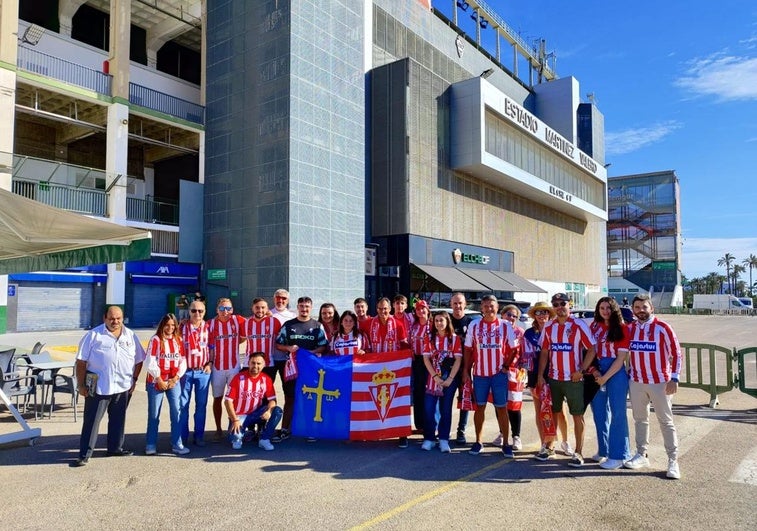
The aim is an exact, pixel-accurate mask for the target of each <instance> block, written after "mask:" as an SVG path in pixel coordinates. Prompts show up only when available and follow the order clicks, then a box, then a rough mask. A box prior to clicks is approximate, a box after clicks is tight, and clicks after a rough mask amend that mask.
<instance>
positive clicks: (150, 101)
mask: <svg viewBox="0 0 757 531" xmlns="http://www.w3.org/2000/svg"><path fill="white" fill-rule="evenodd" d="M129 101H130V102H131V103H133V104H135V105H141V106H142V107H147V108H148V109H152V110H154V111H159V112H162V113H165V114H170V115H171V116H176V117H178V118H182V119H184V120H187V121H188V122H194V123H196V124H200V125H204V124H205V107H203V106H202V105H198V104H196V103H192V102H191V101H187V100H183V99H181V98H177V97H176V96H171V95H170V94H164V93H163V92H160V91H157V90H153V89H149V88H147V87H143V86H142V85H137V84H136V83H129Z"/></svg>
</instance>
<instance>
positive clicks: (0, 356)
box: [0, 348, 16, 379]
mask: <svg viewBox="0 0 757 531" xmlns="http://www.w3.org/2000/svg"><path fill="white" fill-rule="evenodd" d="M15 353H16V349H15V348H12V349H9V350H0V371H2V372H3V379H5V378H9V377H11V376H13V373H14V372H15V370H14V366H13V356H14V354H15Z"/></svg>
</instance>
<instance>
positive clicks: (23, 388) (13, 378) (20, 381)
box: [0, 370, 37, 420]
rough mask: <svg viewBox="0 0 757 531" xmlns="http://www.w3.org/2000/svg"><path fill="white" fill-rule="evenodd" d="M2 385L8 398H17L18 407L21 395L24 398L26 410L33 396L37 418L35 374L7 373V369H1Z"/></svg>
mask: <svg viewBox="0 0 757 531" xmlns="http://www.w3.org/2000/svg"><path fill="white" fill-rule="evenodd" d="M6 376H7V378H6ZM0 385H1V386H2V389H3V392H4V393H5V396H7V397H8V400H10V399H12V398H13V397H15V398H16V409H18V408H19V399H20V398H21V397H23V398H24V411H26V409H27V406H28V404H29V398H33V399H34V420H37V380H36V378H35V377H34V376H17V375H15V374H10V375H6V373H5V371H2V370H0Z"/></svg>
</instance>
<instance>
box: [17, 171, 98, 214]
mask: <svg viewBox="0 0 757 531" xmlns="http://www.w3.org/2000/svg"><path fill="white" fill-rule="evenodd" d="M13 193H14V194H18V195H20V196H22V197H26V198H28V199H33V200H35V201H39V202H40V203H44V204H46V205H51V206H54V207H58V208H62V209H64V210H71V211H72V212H79V213H81V214H90V215H93V216H102V217H107V216H108V194H106V193H105V191H104V190H93V189H91V188H77V187H75V186H68V185H65V184H56V183H50V182H46V181H39V182H34V181H24V180H21V179H13Z"/></svg>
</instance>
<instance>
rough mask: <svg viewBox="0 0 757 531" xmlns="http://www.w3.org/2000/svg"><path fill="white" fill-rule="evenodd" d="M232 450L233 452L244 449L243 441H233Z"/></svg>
mask: <svg viewBox="0 0 757 531" xmlns="http://www.w3.org/2000/svg"><path fill="white" fill-rule="evenodd" d="M231 448H232V449H233V450H241V449H242V439H234V440H233V441H231Z"/></svg>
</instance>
